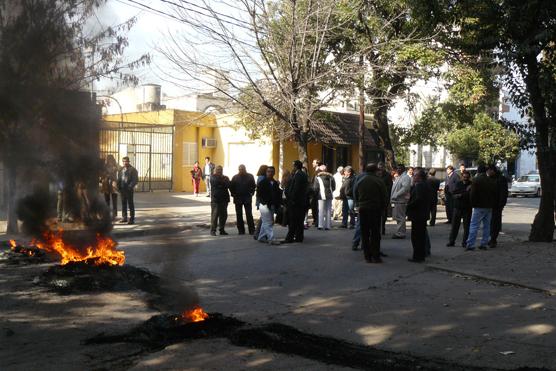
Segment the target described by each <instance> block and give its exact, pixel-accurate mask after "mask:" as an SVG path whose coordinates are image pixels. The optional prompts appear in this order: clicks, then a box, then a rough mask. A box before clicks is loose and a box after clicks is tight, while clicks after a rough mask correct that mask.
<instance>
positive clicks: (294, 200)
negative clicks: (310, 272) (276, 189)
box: [284, 160, 309, 243]
mask: <svg viewBox="0 0 556 371" xmlns="http://www.w3.org/2000/svg"><path fill="white" fill-rule="evenodd" d="M302 169H303V163H302V162H301V161H299V160H295V161H294V162H293V170H292V175H291V178H290V181H289V182H288V184H287V186H286V191H285V193H286V203H287V211H288V234H287V236H286V239H285V240H284V243H292V242H303V232H304V228H303V219H304V217H305V210H307V208H306V205H307V201H306V200H307V192H308V188H309V179H308V178H307V174H305V172H304V171H303V170H302Z"/></svg>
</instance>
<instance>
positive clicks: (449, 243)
mask: <svg viewBox="0 0 556 371" xmlns="http://www.w3.org/2000/svg"><path fill="white" fill-rule="evenodd" d="M452 246H456V244H455V243H454V242H448V243H447V244H446V247H452Z"/></svg>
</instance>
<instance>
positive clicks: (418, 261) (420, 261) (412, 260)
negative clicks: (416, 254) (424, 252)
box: [407, 258, 425, 263]
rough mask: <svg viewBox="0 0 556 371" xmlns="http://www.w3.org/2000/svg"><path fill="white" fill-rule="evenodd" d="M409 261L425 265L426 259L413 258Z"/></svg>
mask: <svg viewBox="0 0 556 371" xmlns="http://www.w3.org/2000/svg"><path fill="white" fill-rule="evenodd" d="M407 261H408V262H412V263H424V262H425V259H423V260H418V259H413V258H411V259H407Z"/></svg>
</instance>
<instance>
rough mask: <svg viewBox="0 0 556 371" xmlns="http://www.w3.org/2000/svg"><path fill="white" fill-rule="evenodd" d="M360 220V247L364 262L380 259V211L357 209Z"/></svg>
mask: <svg viewBox="0 0 556 371" xmlns="http://www.w3.org/2000/svg"><path fill="white" fill-rule="evenodd" d="M359 218H360V220H361V247H362V248H363V253H364V254H365V260H371V259H379V258H380V229H381V220H382V210H375V209H366V208H360V209H359Z"/></svg>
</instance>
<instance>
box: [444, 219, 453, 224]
mask: <svg viewBox="0 0 556 371" xmlns="http://www.w3.org/2000/svg"><path fill="white" fill-rule="evenodd" d="M444 224H452V221H451V220H446V221H445V222H444Z"/></svg>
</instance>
